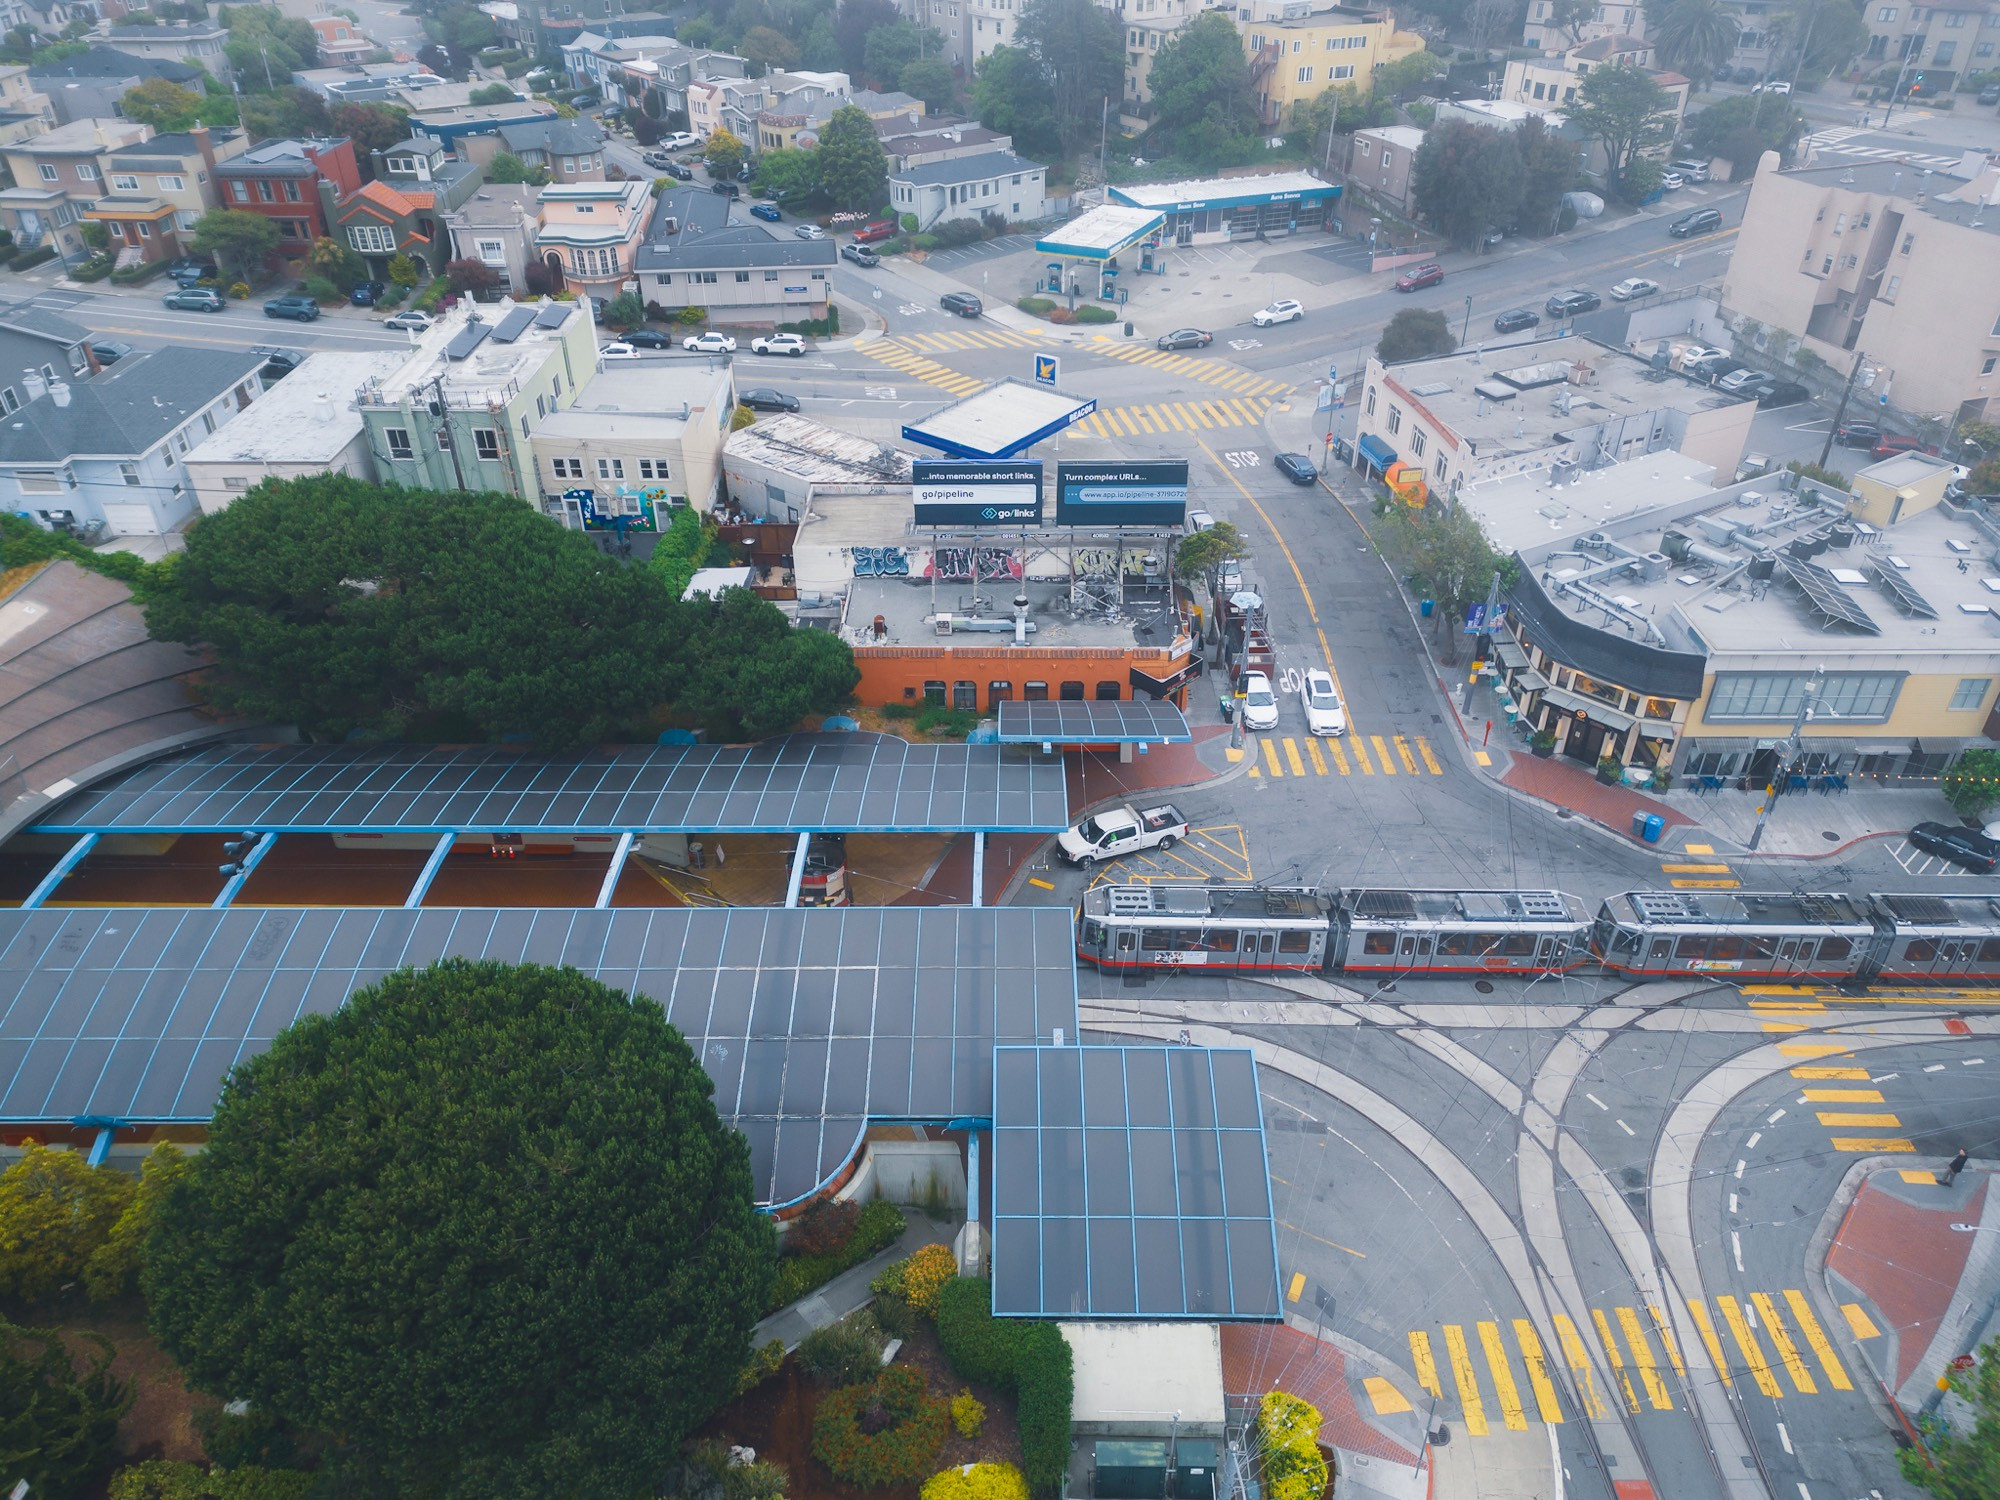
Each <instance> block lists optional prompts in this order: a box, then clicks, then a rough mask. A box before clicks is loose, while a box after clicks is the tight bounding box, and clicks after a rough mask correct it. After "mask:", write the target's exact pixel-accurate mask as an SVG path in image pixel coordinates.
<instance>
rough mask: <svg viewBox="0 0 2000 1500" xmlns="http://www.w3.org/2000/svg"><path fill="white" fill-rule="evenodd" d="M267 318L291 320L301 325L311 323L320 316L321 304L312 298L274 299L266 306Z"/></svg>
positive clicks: (265, 314) (265, 313)
mask: <svg viewBox="0 0 2000 1500" xmlns="http://www.w3.org/2000/svg"><path fill="white" fill-rule="evenodd" d="M264 316H265V317H267V318H291V319H294V320H295V321H297V322H300V323H310V322H312V320H313V319H315V318H317V317H318V316H319V304H318V303H317V302H315V301H313V299H312V298H310V297H300V296H287V297H273V298H272V299H271V300H270V301H269V302H266V303H265V304H264Z"/></svg>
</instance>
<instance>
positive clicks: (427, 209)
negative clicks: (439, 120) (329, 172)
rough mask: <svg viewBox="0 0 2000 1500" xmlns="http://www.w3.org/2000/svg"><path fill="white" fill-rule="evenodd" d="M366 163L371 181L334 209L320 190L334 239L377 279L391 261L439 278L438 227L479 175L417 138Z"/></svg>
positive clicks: (444, 246) (443, 243) (444, 248)
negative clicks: (402, 258)
mask: <svg viewBox="0 0 2000 1500" xmlns="http://www.w3.org/2000/svg"><path fill="white" fill-rule="evenodd" d="M370 160H371V161H372V163H373V165H374V173H375V180H374V181H373V182H370V183H368V184H366V185H365V186H363V187H362V188H361V189H360V190H359V191H357V192H355V193H353V194H351V195H349V196H348V197H346V198H343V199H341V200H340V201H339V202H338V203H335V202H333V201H332V197H333V194H332V189H331V188H330V187H329V186H328V185H326V184H324V183H323V184H322V185H321V188H320V195H321V198H322V199H323V200H326V211H327V220H328V222H329V223H330V224H331V225H332V226H333V230H332V232H333V234H334V236H335V237H336V238H337V239H340V240H341V241H343V242H344V243H345V244H346V245H347V246H348V248H349V249H351V250H353V251H354V252H355V253H356V254H358V255H360V256H361V257H362V258H363V259H364V260H366V261H367V262H368V264H369V267H370V269H372V270H373V271H374V272H375V273H376V274H377V275H378V276H385V275H387V274H388V265H389V261H390V259H391V258H392V257H394V256H397V255H407V256H409V257H410V258H411V259H413V260H415V261H416V262H417V263H418V264H419V265H420V266H422V267H424V268H425V269H426V270H427V271H428V273H429V274H431V275H433V276H434V275H437V274H438V273H439V272H441V271H443V270H444V263H445V260H446V258H447V257H448V255H449V252H450V243H449V241H448V240H447V239H446V238H445V236H444V235H442V234H441V233H440V225H441V224H442V222H443V219H444V216H445V215H446V214H448V213H450V212H452V211H453V210H454V209H456V208H458V207H459V206H460V205H461V204H463V203H464V202H465V201H466V200H467V199H468V198H470V197H471V196H472V195H473V194H474V193H476V192H477V191H478V190H479V184H480V182H481V180H482V174H481V172H480V169H479V168H478V167H476V166H474V165H473V164H472V163H471V162H467V161H460V160H458V158H456V157H454V156H452V155H451V154H450V153H449V152H447V151H446V150H445V148H444V147H442V146H440V145H439V144H438V143H437V142H436V141H432V140H427V139H424V138H423V137H420V136H411V137H409V138H408V139H407V140H403V141H399V142H397V143H396V144H395V145H393V146H391V147H389V148H388V149H387V150H383V151H376V152H372V153H371V154H370Z"/></svg>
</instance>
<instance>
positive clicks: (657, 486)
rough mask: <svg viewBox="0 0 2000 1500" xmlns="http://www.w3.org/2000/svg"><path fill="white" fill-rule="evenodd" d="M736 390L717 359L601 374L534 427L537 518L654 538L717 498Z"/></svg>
mask: <svg viewBox="0 0 2000 1500" xmlns="http://www.w3.org/2000/svg"><path fill="white" fill-rule="evenodd" d="M735 412H736V382H735V379H734V378H733V376H732V374H731V372H730V361H729V360H727V359H722V358H710V359H698V360H674V361H671V362H666V361H659V362H653V363H634V364H618V363H612V364H607V365H606V366H605V367H604V368H603V369H602V370H600V371H598V372H597V373H596V374H595V375H593V376H591V377H590V380H589V382H588V383H587V384H586V385H585V386H584V388H583V389H582V391H580V392H579V393H578V394H577V398H576V404H575V405H574V406H571V407H569V408H568V409H567V410H564V411H559V412H557V413H555V414H554V415H553V416H549V417H545V418H543V419H542V420H541V421H540V422H538V423H537V424H536V425H535V431H534V436H533V438H532V440H531V441H532V446H533V449H534V459H535V470H536V473H537V474H538V475H539V476H540V479H541V488H542V495H541V503H542V509H543V510H544V511H546V512H547V513H548V514H549V515H552V516H560V517H561V518H562V522H563V524H564V525H565V526H569V527H572V528H575V527H581V528H583V529H585V530H588V531H601V530H609V529H612V528H614V527H617V528H622V529H625V530H634V531H658V530H660V529H662V527H663V526H664V525H665V524H666V523H667V521H668V520H669V519H670V515H669V513H670V512H671V511H673V510H676V509H679V508H681V507H684V506H690V505H691V506H693V507H694V508H695V509H696V510H699V511H703V512H706V511H707V510H708V508H709V506H710V505H711V504H713V503H714V502H715V501H716V500H718V499H720V498H721V496H722V492H723V491H722V445H723V443H724V442H726V441H727V440H728V437H729V420H730V418H731V417H732V416H734V415H735Z"/></svg>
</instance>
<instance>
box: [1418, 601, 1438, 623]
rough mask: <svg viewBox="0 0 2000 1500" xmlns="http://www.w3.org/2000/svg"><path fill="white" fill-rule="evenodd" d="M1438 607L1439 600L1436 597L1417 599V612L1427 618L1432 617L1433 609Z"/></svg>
mask: <svg viewBox="0 0 2000 1500" xmlns="http://www.w3.org/2000/svg"><path fill="white" fill-rule="evenodd" d="M1436 608H1437V600H1435V599H1420V600H1418V601H1417V613H1419V614H1420V615H1422V616H1423V617H1424V618H1425V619H1426V620H1428V619H1429V618H1430V617H1431V611H1432V610H1434V609H1436Z"/></svg>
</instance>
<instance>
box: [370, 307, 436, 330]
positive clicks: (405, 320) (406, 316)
mask: <svg viewBox="0 0 2000 1500" xmlns="http://www.w3.org/2000/svg"><path fill="white" fill-rule="evenodd" d="M434 321H435V320H434V319H433V318H432V317H431V315H430V314H429V313H427V312H418V311H417V310H416V309H415V308H411V309H410V310H409V311H407V312H399V313H397V314H396V315H395V316H394V317H393V318H384V319H383V320H382V326H383V327H384V328H399V329H403V330H405V331H406V332H409V333H429V332H430V328H431V324H432V323H433V322H434Z"/></svg>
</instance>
